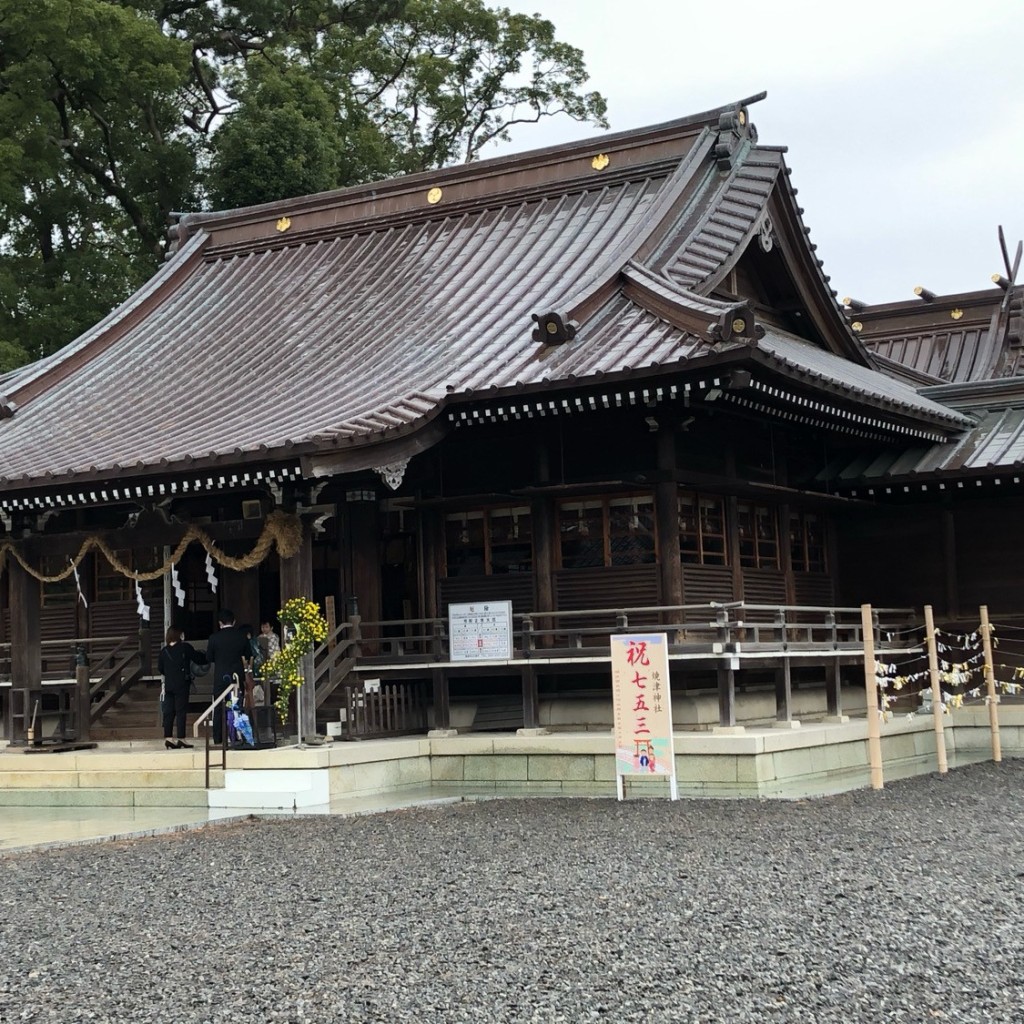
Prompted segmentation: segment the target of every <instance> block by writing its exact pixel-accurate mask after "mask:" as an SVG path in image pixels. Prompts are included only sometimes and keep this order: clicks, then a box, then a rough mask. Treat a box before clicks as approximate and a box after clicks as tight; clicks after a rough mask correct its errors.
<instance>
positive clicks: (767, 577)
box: [743, 569, 786, 604]
mask: <svg viewBox="0 0 1024 1024" xmlns="http://www.w3.org/2000/svg"><path fill="white" fill-rule="evenodd" d="M743 600H744V601H746V602H747V603H748V604H785V603H786V574H785V573H784V572H782V571H781V570H779V569H744V570H743Z"/></svg>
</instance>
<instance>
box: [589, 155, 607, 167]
mask: <svg viewBox="0 0 1024 1024" xmlns="http://www.w3.org/2000/svg"><path fill="white" fill-rule="evenodd" d="M610 163H611V159H610V158H609V156H608V155H607V154H606V153H598V154H597V156H595V157H594V159H593V160H591V161H590V166H591V167H593V168H594V170H595V171H603V170H604V169H605V168H606V167H607V166H608V165H609V164H610Z"/></svg>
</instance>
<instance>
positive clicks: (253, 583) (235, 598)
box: [218, 552, 313, 636]
mask: <svg viewBox="0 0 1024 1024" xmlns="http://www.w3.org/2000/svg"><path fill="white" fill-rule="evenodd" d="M234 553H235V552H232V554H234ZM218 575H219V576H220V590H221V594H220V604H221V607H222V608H230V609H231V610H232V611H233V612H234V613H235V622H237V623H238V625H240V626H249V627H250V628H251V629H252V632H253V636H255V635H256V634H257V633H258V632H259V631H260V570H259V566H253V567H252V568H251V569H246V570H245V571H244V572H234V571H233V570H231V569H224V568H219V569H218ZM292 596H293V597H296V596H299V595H295V594H293V595H292ZM303 596H306V597H312V596H313V587H312V561H310V587H309V590H307V591H305V592H304V594H303Z"/></svg>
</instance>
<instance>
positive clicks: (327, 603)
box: [324, 594, 338, 651]
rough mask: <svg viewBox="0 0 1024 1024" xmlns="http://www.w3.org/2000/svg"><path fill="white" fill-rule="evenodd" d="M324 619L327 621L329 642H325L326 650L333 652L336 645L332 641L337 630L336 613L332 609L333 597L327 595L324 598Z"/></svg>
mask: <svg viewBox="0 0 1024 1024" xmlns="http://www.w3.org/2000/svg"><path fill="white" fill-rule="evenodd" d="M324 611H325V613H326V614H325V618H326V619H327V635H328V636H329V637H330V640H329V641H328V642H327V650H329V651H333V650H334V645H335V643H336V641H335V639H334V633H335V630H337V628H338V613H337V612H336V611H335V609H334V595H333V594H328V595H327V596H326V597H325V598H324Z"/></svg>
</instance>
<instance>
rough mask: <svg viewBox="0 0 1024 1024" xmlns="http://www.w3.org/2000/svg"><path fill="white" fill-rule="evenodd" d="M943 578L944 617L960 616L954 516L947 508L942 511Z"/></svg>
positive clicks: (955, 617)
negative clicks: (944, 591) (944, 593)
mask: <svg viewBox="0 0 1024 1024" xmlns="http://www.w3.org/2000/svg"><path fill="white" fill-rule="evenodd" d="M942 555H943V560H944V562H945V564H944V565H943V573H942V575H943V578H944V579H945V581H946V595H945V596H946V617H947V618H949V619H958V618H960V597H959V593H960V583H959V580H958V579H957V571H956V517H955V516H954V515H953V510H952V509H951V508H947V509H944V510H943V513H942Z"/></svg>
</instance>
